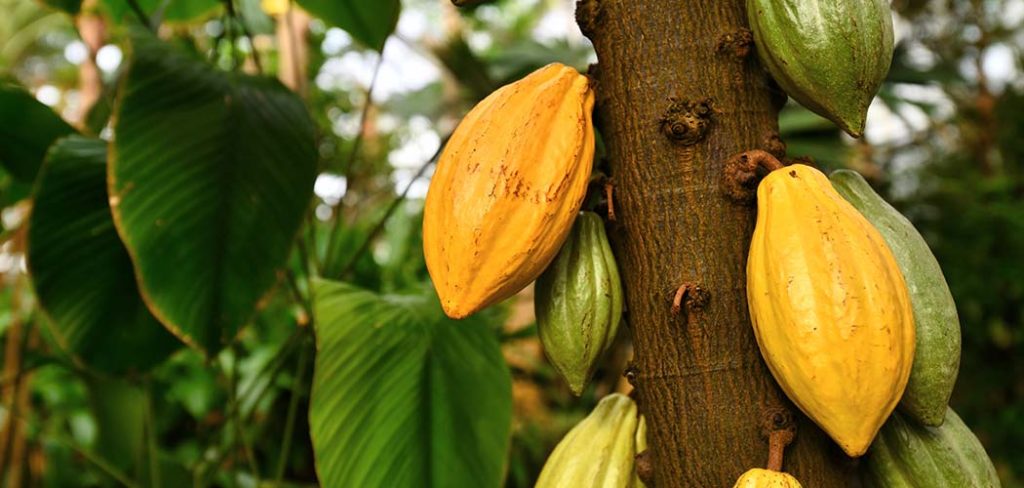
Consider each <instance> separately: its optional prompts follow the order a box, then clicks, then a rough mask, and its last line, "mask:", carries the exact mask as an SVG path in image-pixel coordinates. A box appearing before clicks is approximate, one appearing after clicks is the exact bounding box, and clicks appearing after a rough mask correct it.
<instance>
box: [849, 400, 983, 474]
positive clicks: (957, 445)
mask: <svg viewBox="0 0 1024 488" xmlns="http://www.w3.org/2000/svg"><path fill="white" fill-rule="evenodd" d="M864 462H865V465H864V467H865V469H864V470H863V473H864V478H865V480H864V482H865V485H866V486H869V487H874V488H938V487H951V488H952V487H956V488H998V487H999V486H1000V483H999V477H998V476H997V475H996V469H995V467H994V466H992V461H991V460H990V459H989V458H988V454H986V453H985V448H984V447H982V446H981V443H980V442H978V438H977V437H975V436H974V434H973V433H971V430H970V429H968V428H967V426H966V425H964V423H963V421H962V420H960V417H958V416H957V415H956V412H954V411H953V410H952V409H947V410H946V419H945V422H943V423H942V426H940V427H927V426H922V425H917V424H915V423H914V422H913V421H911V420H909V419H907V418H906V417H904V416H903V415H902V414H901V413H899V412H896V413H894V414H893V415H892V417H890V418H889V421H888V422H886V424H885V426H883V427H882V430H881V431H880V432H879V433H878V436H877V437H876V438H875V441H874V443H873V444H871V449H870V450H868V454H867V456H865V459H864Z"/></svg>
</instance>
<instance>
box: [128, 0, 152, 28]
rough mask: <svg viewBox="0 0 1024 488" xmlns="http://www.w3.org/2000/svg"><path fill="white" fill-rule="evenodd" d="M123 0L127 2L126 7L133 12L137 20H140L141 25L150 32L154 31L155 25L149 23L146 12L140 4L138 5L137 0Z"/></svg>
mask: <svg viewBox="0 0 1024 488" xmlns="http://www.w3.org/2000/svg"><path fill="white" fill-rule="evenodd" d="M125 2H126V3H128V7H129V8H130V9H131V10H132V13H134V14H135V17H136V18H137V19H139V22H142V25H144V26H146V28H147V29H149V31H150V32H153V33H156V27H155V26H154V25H153V24H152V23H150V19H149V16H148V15H146V12H145V11H144V10H142V6H141V5H139V0H125Z"/></svg>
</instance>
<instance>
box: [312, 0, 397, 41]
mask: <svg viewBox="0 0 1024 488" xmlns="http://www.w3.org/2000/svg"><path fill="white" fill-rule="evenodd" d="M297 3H298V4H299V5H301V6H302V8H304V9H306V10H308V11H309V13H311V14H313V15H315V16H317V17H320V18H321V19H323V20H324V21H325V22H327V23H328V24H332V25H335V26H337V27H340V28H342V29H344V30H345V31H346V32H348V33H349V34H350V35H351V36H352V38H353V39H355V40H357V41H359V42H361V43H363V44H364V45H366V47H369V48H371V49H374V50H377V51H381V50H382V49H384V42H385V41H387V39H388V36H390V35H391V33H392V32H394V30H395V26H396V25H397V24H398V15H399V14H400V13H401V10H402V3H401V1H400V0H375V1H372V2H369V1H366V0H297Z"/></svg>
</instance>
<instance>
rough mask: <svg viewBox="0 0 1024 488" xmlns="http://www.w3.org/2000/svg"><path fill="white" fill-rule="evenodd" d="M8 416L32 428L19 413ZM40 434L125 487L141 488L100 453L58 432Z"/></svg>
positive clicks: (9, 413)
mask: <svg viewBox="0 0 1024 488" xmlns="http://www.w3.org/2000/svg"><path fill="white" fill-rule="evenodd" d="M7 416H8V418H9V419H11V421H12V422H14V421H17V422H21V423H22V424H24V425H25V426H31V424H30V422H29V420H28V419H27V418H25V417H24V416H22V415H21V414H19V413H17V412H14V411H11V410H8V411H7ZM34 430H38V429H34ZM39 432H40V435H43V436H45V438H46V439H48V440H51V441H54V442H57V443H58V444H62V445H63V446H64V447H67V448H68V449H71V450H72V451H75V453H76V454H78V455H80V456H82V457H83V458H85V460H86V461H89V462H90V463H92V464H94V465H95V466H96V467H97V468H99V469H100V470H101V471H103V472H104V473H106V474H107V475H108V476H110V477H111V478H114V480H116V481H117V482H118V483H121V484H122V485H124V486H125V487H127V488H139V485H137V484H136V483H135V482H134V481H132V479H131V478H130V477H129V476H128V475H127V474H125V473H124V472H122V471H121V470H120V469H118V468H117V467H115V466H114V465H113V464H111V463H110V461H107V460H106V459H104V458H103V456H101V455H99V454H98V453H95V452H93V451H92V450H90V449H87V448H84V447H82V446H79V445H78V444H77V443H75V442H74V441H72V440H70V439H68V438H67V437H65V435H64V434H63V433H59V431H58V433H52V434H51V433H46V432H45V431H39Z"/></svg>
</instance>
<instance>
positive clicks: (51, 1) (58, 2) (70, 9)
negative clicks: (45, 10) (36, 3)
mask: <svg viewBox="0 0 1024 488" xmlns="http://www.w3.org/2000/svg"><path fill="white" fill-rule="evenodd" d="M40 3H42V4H43V5H46V6H47V7H51V8H55V9H58V10H61V11H64V12H66V13H68V14H71V15H76V14H78V12H79V11H80V10H82V0H40Z"/></svg>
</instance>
